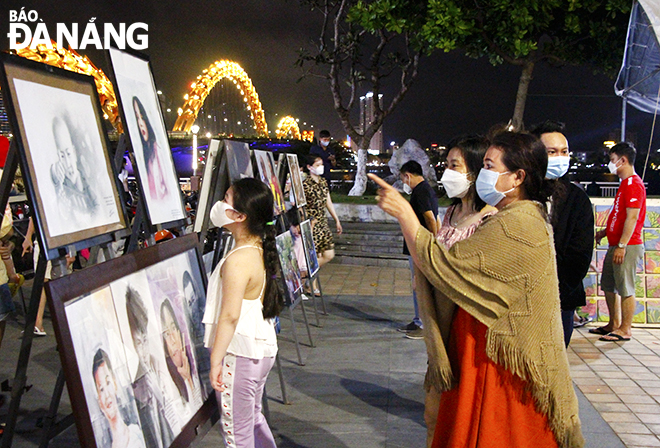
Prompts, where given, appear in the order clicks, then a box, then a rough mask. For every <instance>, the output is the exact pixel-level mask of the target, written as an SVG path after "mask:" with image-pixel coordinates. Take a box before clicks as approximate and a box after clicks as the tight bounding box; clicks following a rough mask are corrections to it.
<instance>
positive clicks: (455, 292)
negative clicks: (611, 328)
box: [415, 201, 584, 448]
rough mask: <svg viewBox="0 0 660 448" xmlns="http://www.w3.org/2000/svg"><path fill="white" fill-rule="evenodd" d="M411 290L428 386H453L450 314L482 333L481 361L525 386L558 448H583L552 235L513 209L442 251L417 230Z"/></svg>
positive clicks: (521, 205) (536, 209)
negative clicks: (459, 314) (466, 318)
mask: <svg viewBox="0 0 660 448" xmlns="http://www.w3.org/2000/svg"><path fill="white" fill-rule="evenodd" d="M416 252H417V257H418V259H419V264H418V266H417V268H416V270H417V274H418V275H416V276H415V277H416V285H415V286H416V290H417V299H418V302H419V306H420V312H421V315H422V321H423V323H424V329H425V341H426V345H427V351H428V354H429V370H428V372H427V378H426V385H427V386H428V385H433V386H434V387H435V388H436V389H437V390H438V391H445V390H449V389H451V388H452V387H454V386H455V384H456V378H455V375H454V373H453V371H452V366H451V365H450V362H449V358H448V355H447V350H446V347H447V346H448V345H447V344H448V342H449V335H450V330H451V322H452V319H453V316H454V310H455V306H460V307H461V308H463V309H464V310H465V311H467V312H468V313H469V314H470V315H471V316H473V317H474V318H476V319H477V320H478V321H479V322H481V323H483V324H484V325H486V327H487V328H488V331H487V345H486V347H487V348H486V355H487V356H488V358H489V359H491V360H492V361H493V362H495V363H497V364H499V365H501V366H502V367H504V368H505V369H506V370H508V371H509V372H511V373H513V374H514V375H517V376H519V377H520V378H521V379H522V380H524V381H525V382H526V384H527V389H528V390H529V392H530V393H531V395H532V397H533V398H534V403H535V406H536V409H537V410H538V411H539V412H540V413H542V414H544V415H546V416H547V418H548V424H549V425H550V428H551V430H552V431H553V433H554V435H555V438H556V440H557V443H558V444H559V446H560V447H562V448H577V447H582V446H584V439H583V437H582V431H581V429H580V419H579V417H578V401H577V397H576V395H575V391H574V390H573V384H572V381H571V377H570V374H569V367H568V358H567V356H566V350H565V348H564V337H563V330H562V324H561V314H560V309H559V287H558V284H557V267H556V260H555V250H554V244H553V241H552V230H551V228H550V226H549V225H548V224H547V222H546V220H545V218H544V215H543V213H542V211H541V206H540V204H538V203H535V202H532V201H516V202H514V203H512V204H510V205H508V206H506V207H504V208H503V209H502V210H501V211H500V212H499V213H497V214H496V215H494V216H492V217H490V218H488V219H487V220H486V221H484V223H483V224H482V225H481V226H480V227H479V228H478V229H477V230H476V231H475V233H474V234H473V235H472V236H471V237H470V238H467V239H465V240H463V241H459V242H457V243H456V244H454V245H453V246H452V247H451V249H446V248H445V247H443V246H442V245H441V244H439V243H438V242H437V241H436V240H435V238H434V237H433V235H431V233H430V232H429V231H428V230H426V229H424V228H423V227H420V229H419V231H418V232H417V236H416Z"/></svg>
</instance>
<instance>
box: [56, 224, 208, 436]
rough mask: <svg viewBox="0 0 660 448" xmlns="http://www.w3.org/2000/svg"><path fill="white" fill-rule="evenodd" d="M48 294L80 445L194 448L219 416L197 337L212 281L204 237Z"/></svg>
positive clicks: (96, 270) (123, 260) (95, 271)
mask: <svg viewBox="0 0 660 448" xmlns="http://www.w3.org/2000/svg"><path fill="white" fill-rule="evenodd" d="M186 272H187V274H186ZM186 277H188V278H189V280H186ZM45 290H46V294H47V296H48V298H49V301H48V303H49V306H50V309H51V313H52V315H53V326H54V329H55V336H56V339H57V343H58V346H59V347H60V348H61V349H60V350H59V353H60V358H61V362H62V367H63V369H64V374H65V379H66V383H67V389H68V390H69V394H70V397H71V405H72V408H73V413H74V419H75V422H76V426H77V429H78V436H79V439H80V442H81V445H82V446H84V447H97V448H106V447H109V446H110V444H109V441H110V439H111V438H112V437H113V434H115V435H117V437H119V435H121V434H128V437H129V439H124V440H122V443H123V444H122V445H121V446H145V447H150V446H164V447H168V448H170V447H172V448H175V447H176V448H178V447H187V446H190V444H191V443H192V442H193V440H194V439H195V438H196V437H197V436H198V432H199V428H200V427H201V426H202V425H204V424H205V423H206V422H207V421H208V420H209V419H210V418H211V415H212V414H213V412H215V409H217V404H216V400H215V397H214V394H211V388H210V383H209V380H208V372H209V370H210V360H209V356H208V351H207V350H206V349H205V348H204V347H203V330H202V332H201V334H200V328H203V327H200V326H201V325H202V322H201V316H202V315H203V310H204V306H205V295H204V291H206V277H205V275H204V273H203V264H202V260H201V257H200V255H199V251H198V242H197V236H196V235H195V234H189V235H186V236H184V237H180V238H176V239H173V240H170V241H167V242H164V243H161V244H158V245H156V246H153V247H149V248H146V249H144V250H141V251H137V252H133V253H130V254H128V255H125V256H123V257H120V258H115V259H113V260H110V261H107V262H105V263H102V264H99V265H96V266H92V267H90V268H87V269H84V270H82V271H77V272H74V273H73V274H71V275H69V276H66V277H61V278H59V279H56V280H53V281H50V282H48V283H47V284H46V285H45ZM200 313H201V314H200ZM181 372H183V373H181ZM177 375H178V376H177ZM117 416H119V417H120V418H119V419H118V418H117ZM125 426H127V427H128V428H126V427H125ZM122 429H123V430H122ZM133 441H135V445H133V444H132V443H133ZM141 441H142V442H143V444H141V443H140V442H141Z"/></svg>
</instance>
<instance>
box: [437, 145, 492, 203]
mask: <svg viewBox="0 0 660 448" xmlns="http://www.w3.org/2000/svg"><path fill="white" fill-rule="evenodd" d="M489 144H490V142H489V141H488V139H487V138H486V137H484V136H481V135H467V136H460V137H457V138H455V139H454V140H452V141H451V142H449V144H448V145H447V148H449V151H451V150H452V149H458V150H459V151H460V152H461V155H462V156H463V159H464V160H465V166H466V167H467V171H468V174H471V175H472V185H470V189H469V190H468V192H467V196H468V197H472V198H474V208H475V209H476V210H481V209H482V208H484V207H485V206H486V203H485V202H484V201H483V199H481V198H480V197H479V195H478V194H477V187H476V181H477V176H478V175H479V171H481V168H483V166H484V156H485V155H486V151H487V150H488V146H489ZM460 202H461V199H460V198H454V201H453V202H452V204H454V205H456V204H460Z"/></svg>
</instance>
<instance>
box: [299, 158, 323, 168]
mask: <svg viewBox="0 0 660 448" xmlns="http://www.w3.org/2000/svg"><path fill="white" fill-rule="evenodd" d="M318 159H321V160H323V157H321V156H319V155H316V154H310V155H308V156H307V157H305V166H304V167H303V169H304V170H305V172H307V171H308V170H307V167H308V166H312V165H314V163H316V161H317V160H318Z"/></svg>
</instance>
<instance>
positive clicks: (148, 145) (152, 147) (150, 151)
mask: <svg viewBox="0 0 660 448" xmlns="http://www.w3.org/2000/svg"><path fill="white" fill-rule="evenodd" d="M132 104H134V105H135V104H137V107H138V110H139V111H140V115H142V120H143V121H144V124H145V126H147V132H148V133H149V138H148V139H147V141H145V140H144V139H143V138H142V134H141V133H140V141H141V142H142V150H143V151H144V161H145V163H146V162H148V161H149V160H151V159H152V158H153V156H154V155H155V154H156V134H155V133H154V128H153V127H152V126H151V123H150V122H149V119H148V118H147V111H145V110H144V106H143V105H142V102H141V101H140V99H139V98H138V97H137V96H134V97H133V100H132ZM133 109H135V106H133ZM135 119H136V120H137V115H136V117H135Z"/></svg>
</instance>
